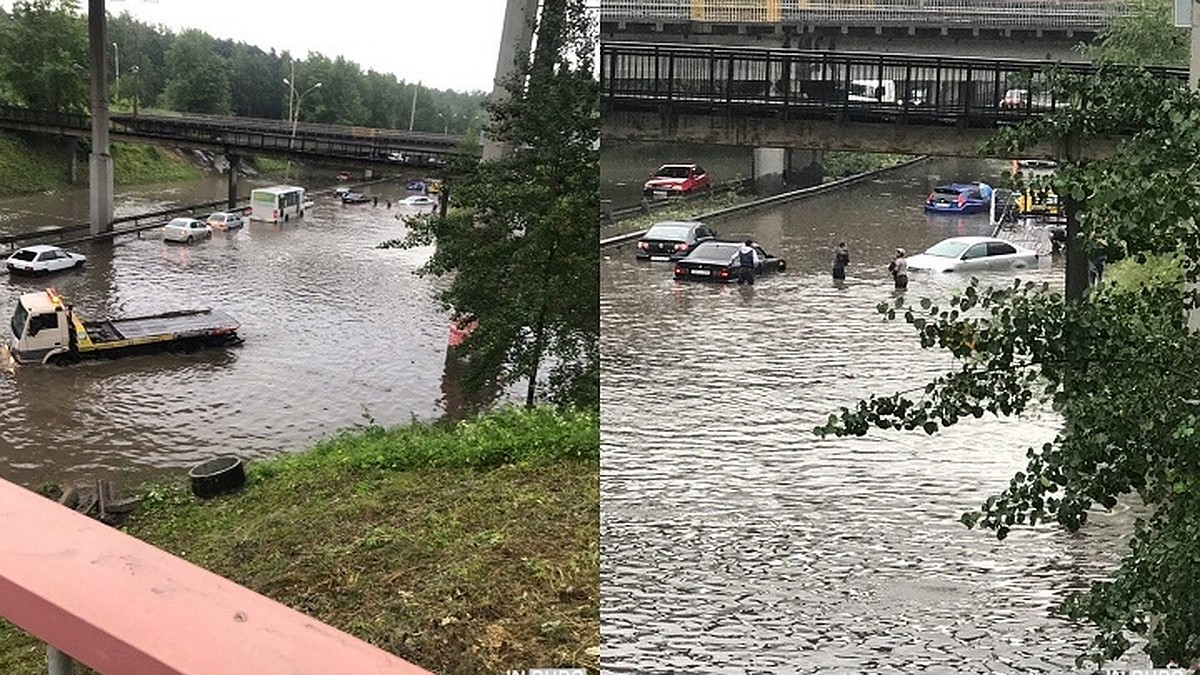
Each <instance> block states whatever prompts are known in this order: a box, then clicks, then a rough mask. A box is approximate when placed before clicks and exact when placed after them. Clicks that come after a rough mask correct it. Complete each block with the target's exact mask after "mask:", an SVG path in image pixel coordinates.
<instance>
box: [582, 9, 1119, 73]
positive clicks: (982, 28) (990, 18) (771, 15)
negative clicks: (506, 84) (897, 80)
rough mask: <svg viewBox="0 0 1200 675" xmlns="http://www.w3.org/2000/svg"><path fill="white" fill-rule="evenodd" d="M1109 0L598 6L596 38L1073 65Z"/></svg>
mask: <svg viewBox="0 0 1200 675" xmlns="http://www.w3.org/2000/svg"><path fill="white" fill-rule="evenodd" d="M1129 11H1130V5H1129V4H1128V3H1123V2H1116V1H1112V0H605V2H603V3H602V4H601V14H600V33H601V39H602V41H608V40H620V41H654V42H659V43H679V44H691V45H696V44H713V45H730V46H761V47H784V48H794V49H815V50H833V51H862V52H889V53H911V54H929V55H934V54H937V55H945V56H991V57H997V58H1012V59H1019V58H1025V59H1028V58H1037V59H1044V60H1076V59H1079V58H1080V56H1081V55H1080V53H1079V51H1078V45H1080V44H1081V43H1091V42H1092V41H1094V40H1095V39H1096V36H1097V35H1098V34H1099V32H1100V31H1102V30H1103V29H1104V28H1105V27H1107V26H1108V25H1109V24H1110V23H1111V22H1112V20H1113V19H1114V18H1116V17H1119V16H1123V15H1125V14H1127V13H1128V12H1129Z"/></svg>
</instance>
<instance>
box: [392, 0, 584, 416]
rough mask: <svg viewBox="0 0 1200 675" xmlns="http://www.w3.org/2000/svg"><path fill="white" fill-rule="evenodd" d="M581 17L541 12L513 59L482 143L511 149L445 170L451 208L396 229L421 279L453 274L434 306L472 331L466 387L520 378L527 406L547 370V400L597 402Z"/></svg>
mask: <svg viewBox="0 0 1200 675" xmlns="http://www.w3.org/2000/svg"><path fill="white" fill-rule="evenodd" d="M590 21H591V19H590V18H589V17H588V16H587V13H586V9H585V7H584V5H583V3H582V2H579V1H577V0H563V1H562V2H558V3H550V4H548V5H547V7H546V9H544V10H543V11H542V15H541V23H540V25H539V26H538V28H537V41H538V54H536V55H535V57H534V58H533V59H532V63H529V62H528V60H527V59H525V58H524V57H523V56H519V57H518V60H517V63H518V68H517V72H516V73H515V74H514V76H513V77H511V78H509V80H508V81H507V82H506V83H505V87H506V89H507V91H508V96H507V97H506V98H505V99H504V100H502V101H500V102H496V103H493V104H492V105H491V106H490V112H491V115H492V124H491V127H490V128H489V135H490V136H491V137H492V138H494V139H496V140H498V141H501V142H503V143H505V144H507V145H508V147H509V148H511V151H510V152H509V153H507V154H506V155H505V156H503V157H502V158H500V159H496V160H492V161H484V162H480V163H474V164H466V163H463V164H460V165H458V166H457V167H455V170H456V171H457V172H459V173H460V174H461V175H462V178H461V180H459V181H457V182H455V183H453V185H452V194H453V197H452V198H453V200H454V201H455V203H456V205H457V206H458V207H459V208H458V209H457V210H456V211H454V212H452V213H450V214H448V215H447V217H445V218H433V219H421V220H414V221H410V222H409V224H408V225H409V234H408V237H407V239H406V244H405V245H407V246H420V245H428V244H433V243H435V242H436V245H437V248H436V252H435V253H434V254H433V256H432V258H431V259H430V261H429V262H428V263H427V264H426V265H425V266H424V267H423V268H422V269H421V270H420V273H422V274H432V275H439V276H440V275H452V276H453V282H452V283H451V285H450V286H449V287H448V288H447V289H446V290H445V291H443V292H442V293H441V295H440V298H441V300H442V302H443V303H444V304H445V306H446V307H447V308H451V309H453V311H454V312H455V315H456V317H458V318H460V319H462V320H464V321H472V320H473V321H475V322H477V328H475V329H474V331H473V332H472V333H471V336H470V338H469V339H467V341H466V342H465V343H464V344H463V349H464V351H465V353H466V355H467V356H468V359H469V360H468V369H467V371H466V381H467V384H468V386H469V387H470V388H471V389H473V390H475V391H481V390H483V391H487V390H495V389H496V388H498V387H503V386H505V385H507V384H510V383H514V382H521V381H523V382H525V383H526V404H527V405H532V404H533V403H534V401H535V399H536V398H537V390H538V387H539V378H540V376H541V375H542V374H543V372H544V371H546V370H547V369H548V381H547V385H548V386H547V389H548V397H549V399H550V400H553V401H555V402H558V403H575V404H578V405H581V406H591V405H595V403H596V402H597V401H598V400H599V346H598V343H599V313H598V305H597V302H596V298H598V297H599V258H598V255H597V251H596V246H595V236H596V235H595V233H596V217H597V215H596V195H597V193H598V191H599V172H598V161H597V143H596V140H597V138H598V133H599V127H598V117H597V116H596V103H597V100H598V92H599V89H598V83H597V81H596V80H595V77H594V75H593V72H592V52H593V45H594V42H593V40H594V38H593V37H592V36H591V32H590V28H589V27H590V25H591V24H590Z"/></svg>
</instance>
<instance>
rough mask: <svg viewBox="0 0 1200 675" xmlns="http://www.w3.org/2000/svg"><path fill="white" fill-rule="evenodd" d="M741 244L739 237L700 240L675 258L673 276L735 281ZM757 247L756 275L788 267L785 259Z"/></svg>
mask: <svg viewBox="0 0 1200 675" xmlns="http://www.w3.org/2000/svg"><path fill="white" fill-rule="evenodd" d="M741 248H742V242H740V241H715V240H709V241H705V242H701V243H700V244H697V245H696V248H694V249H692V252H691V253H689V254H688V255H687V257H685V258H683V259H681V260H678V261H676V262H675V279H677V280H694V281H718V282H725V281H734V280H736V279H737V277H738V271H739V270H740V268H741V263H740V262H739V261H738V251H740V250H741ZM754 250H756V251H758V260H759V263H758V267H757V268H756V269H755V270H754V274H755V276H762V275H764V274H770V273H772V272H782V271H784V270H785V269H787V261H786V260H784V259H783V258H779V257H776V256H774V255H771V254H770V253H767V252H766V251H764V250H763V248H762V247H761V246H758V245H755V246H754Z"/></svg>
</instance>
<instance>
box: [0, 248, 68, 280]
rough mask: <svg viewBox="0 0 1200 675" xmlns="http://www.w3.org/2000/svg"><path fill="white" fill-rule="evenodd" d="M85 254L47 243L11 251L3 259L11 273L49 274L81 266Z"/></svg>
mask: <svg viewBox="0 0 1200 675" xmlns="http://www.w3.org/2000/svg"><path fill="white" fill-rule="evenodd" d="M86 260H87V256H85V255H83V254H82V253H73V252H71V251H67V250H65V249H61V248H59V247H57V246H51V245H49V244H35V245H33V246H26V247H25V248H19V249H17V250H16V251H13V253H12V255H10V256H8V258H7V259H5V261H4V266H5V267H7V268H8V271H9V273H11V274H27V275H35V274H50V273H51V272H61V271H62V270H69V269H74V268H76V267H82V266H83V263H84V261H86Z"/></svg>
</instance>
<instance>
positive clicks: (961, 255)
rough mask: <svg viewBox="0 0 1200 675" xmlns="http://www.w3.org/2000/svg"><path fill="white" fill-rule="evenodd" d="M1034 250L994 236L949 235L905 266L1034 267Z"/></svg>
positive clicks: (967, 269)
mask: <svg viewBox="0 0 1200 675" xmlns="http://www.w3.org/2000/svg"><path fill="white" fill-rule="evenodd" d="M1037 264H1038V254H1037V251H1034V250H1031V249H1027V248H1024V247H1022V246H1017V245H1016V244H1013V243H1012V242H1009V241H1004V240H1003V239H997V238H995V237H950V238H949V239H943V240H942V241H939V242H938V243H936V244H934V245H933V246H931V247H929V248H928V249H927V250H926V251H925V252H924V253H921V254H919V255H914V256H912V257H910V258H909V259H908V269H910V270H924V271H928V272H981V271H987V270H1009V269H1024V268H1027V267H1037Z"/></svg>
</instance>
